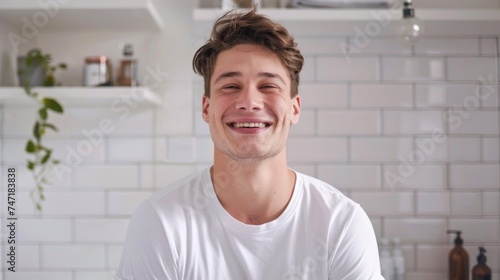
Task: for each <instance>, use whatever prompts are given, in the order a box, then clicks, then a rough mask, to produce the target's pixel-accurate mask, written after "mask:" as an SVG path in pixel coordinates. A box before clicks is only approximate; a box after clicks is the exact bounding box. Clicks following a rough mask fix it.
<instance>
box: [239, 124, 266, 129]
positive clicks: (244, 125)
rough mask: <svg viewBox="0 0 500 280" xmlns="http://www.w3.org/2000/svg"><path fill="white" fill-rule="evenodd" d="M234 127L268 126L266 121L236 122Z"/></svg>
mask: <svg viewBox="0 0 500 280" xmlns="http://www.w3.org/2000/svg"><path fill="white" fill-rule="evenodd" d="M234 127H258V128H263V127H266V124H265V123H234Z"/></svg>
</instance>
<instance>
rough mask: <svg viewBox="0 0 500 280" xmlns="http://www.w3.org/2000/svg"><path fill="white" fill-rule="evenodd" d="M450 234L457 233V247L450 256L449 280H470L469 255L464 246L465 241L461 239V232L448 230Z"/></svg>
mask: <svg viewBox="0 0 500 280" xmlns="http://www.w3.org/2000/svg"><path fill="white" fill-rule="evenodd" d="M447 233H448V234H451V233H455V234H456V235H457V237H456V238H455V247H454V248H453V249H452V250H451V251H450V254H449V279H450V280H469V254H467V251H465V249H464V247H462V244H463V243H464V241H463V240H462V238H461V237H460V234H462V232H461V231H459V230H448V231H447Z"/></svg>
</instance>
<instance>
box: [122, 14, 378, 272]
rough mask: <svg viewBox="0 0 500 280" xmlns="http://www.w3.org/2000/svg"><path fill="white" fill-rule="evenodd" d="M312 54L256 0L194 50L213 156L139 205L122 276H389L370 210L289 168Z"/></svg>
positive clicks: (223, 20) (219, 25) (229, 17)
mask: <svg viewBox="0 0 500 280" xmlns="http://www.w3.org/2000/svg"><path fill="white" fill-rule="evenodd" d="M302 64H303V57H302V55H301V54H300V52H299V50H298V48H297V46H296V43H295V42H294V40H293V38H292V36H291V35H290V34H289V33H288V31H287V30H286V29H285V28H283V27H282V26H281V25H279V24H277V23H275V22H273V21H271V20H269V19H268V18H266V17H263V16H261V15H259V14H257V13H256V10H255V9H253V10H251V11H249V12H246V13H235V12H231V13H228V14H226V15H224V16H223V17H221V18H220V19H219V20H218V21H217V22H216V23H215V25H214V28H213V30H212V34H211V37H210V39H209V40H208V41H207V43H206V44H205V45H204V46H202V47H201V48H200V49H199V50H198V51H197V52H196V54H195V56H194V60H193V67H194V69H195V72H197V73H199V74H201V75H202V76H203V78H204V83H205V94H204V96H203V100H202V104H203V105H202V108H203V109H202V110H203V111H202V113H203V119H204V120H205V121H206V122H207V123H208V125H209V128H210V133H211V136H212V140H213V142H214V162H213V165H212V166H211V167H210V168H207V169H206V170H204V171H202V172H200V173H198V174H194V175H192V176H190V177H188V178H184V179H181V180H179V181H178V182H175V183H174V184H173V185H172V186H169V187H168V188H166V189H165V190H163V191H160V192H158V193H156V194H154V195H153V196H152V197H150V198H149V199H148V200H147V201H145V202H144V203H143V204H142V205H141V206H140V207H139V208H138V209H137V211H136V212H135V213H134V215H133V217H132V220H131V222H130V226H129V230H128V233H127V240H126V243H125V247H124V252H123V256H122V261H121V264H120V267H119V269H118V271H117V273H116V275H115V278H116V279H141V280H143V279H144V280H146V279H214V280H219V279H236V280H239V279H259V280H260V279H273V280H275V279H276V280H277V279H314V280H318V279H335V280H337V279H338V280H340V279H352V280H366V279H375V280H379V279H383V278H382V276H381V275H380V266H379V258H378V250H377V244H376V240H375V235H374V232H373V228H372V225H371V223H370V220H369V219H368V217H367V215H366V213H365V212H364V211H363V209H362V208H361V207H360V206H359V205H358V204H356V203H355V202H353V201H352V200H350V199H349V198H347V197H345V196H344V195H342V193H341V192H339V191H338V190H336V189H335V188H334V187H332V186H330V185H328V184H326V183H324V182H322V181H319V180H317V179H315V178H312V177H309V176H306V175H304V174H301V173H299V172H296V171H294V170H292V169H290V168H289V167H288V164H287V157H286V142H287V139H288V134H289V130H290V127H291V126H292V125H294V124H295V123H297V122H298V120H299V116H300V106H301V104H300V97H299V96H298V84H299V73H300V70H301V68H302Z"/></svg>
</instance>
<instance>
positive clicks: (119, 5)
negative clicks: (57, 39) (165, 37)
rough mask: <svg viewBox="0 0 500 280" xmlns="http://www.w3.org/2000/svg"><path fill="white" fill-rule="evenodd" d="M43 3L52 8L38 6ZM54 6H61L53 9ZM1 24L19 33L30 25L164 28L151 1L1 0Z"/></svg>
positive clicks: (43, 28) (49, 27)
mask: <svg viewBox="0 0 500 280" xmlns="http://www.w3.org/2000/svg"><path fill="white" fill-rule="evenodd" d="M42 2H43V3H52V6H49V7H44V6H41V4H40V3H42ZM53 3H56V4H59V3H61V4H60V5H58V6H54V4H53ZM2 22H3V23H4V24H8V25H10V26H11V27H12V28H13V29H14V32H20V33H21V32H23V28H24V29H26V30H28V29H29V28H30V27H25V26H29V25H30V24H31V25H33V26H34V27H35V29H36V30H40V31H42V32H45V31H82V30H86V31H89V30H95V31H98V30H99V31H102V30H113V31H160V30H162V29H163V26H164V23H163V21H162V18H161V16H160V13H159V12H158V10H157V8H156V6H155V5H154V3H153V2H152V1H151V0H85V1H81V0H58V1H38V0H22V1H19V0H2V1H0V24H1V23H2ZM25 32H26V31H25ZM28 32H31V33H32V32H33V31H32V30H30V31H28ZM18 35H20V36H21V34H18Z"/></svg>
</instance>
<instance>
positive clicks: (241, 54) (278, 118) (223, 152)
mask: <svg viewBox="0 0 500 280" xmlns="http://www.w3.org/2000/svg"><path fill="white" fill-rule="evenodd" d="M290 88H291V87H290V77H289V74H288V71H287V70H286V68H285V67H284V66H283V63H282V62H281V60H280V59H279V58H278V57H277V56H276V55H275V54H273V53H272V52H270V51H268V50H267V49H265V48H263V47H261V46H257V45H251V44H240V45H236V46H235V47H233V48H231V49H229V50H225V51H222V52H221V53H219V55H218V57H217V61H216V63H215V67H214V71H213V74H212V77H211V78H210V98H208V97H206V96H204V97H203V119H204V120H205V121H206V122H207V123H208V124H209V127H210V132H211V135H212V139H213V141H214V144H215V156H216V157H218V156H226V157H229V158H231V159H233V160H237V161H247V162H248V161H258V160H263V159H266V158H270V157H273V156H276V155H278V154H280V153H286V151H285V146H286V140H287V138H288V132H289V129H290V125H292V124H295V123H297V121H298V120H299V115H300V98H299V97H298V96H295V97H293V98H292V97H291V95H290Z"/></svg>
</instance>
